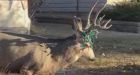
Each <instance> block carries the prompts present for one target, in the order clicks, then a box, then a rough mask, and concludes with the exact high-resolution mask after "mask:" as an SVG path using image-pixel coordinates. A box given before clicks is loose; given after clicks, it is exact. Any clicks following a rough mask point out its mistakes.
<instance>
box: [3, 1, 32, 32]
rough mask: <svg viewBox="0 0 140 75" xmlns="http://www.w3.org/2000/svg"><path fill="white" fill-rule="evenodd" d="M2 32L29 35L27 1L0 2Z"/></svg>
mask: <svg viewBox="0 0 140 75" xmlns="http://www.w3.org/2000/svg"><path fill="white" fill-rule="evenodd" d="M0 10H1V11H0V31H10V32H16V33H29V31H30V19H29V17H28V1H27V0H0Z"/></svg>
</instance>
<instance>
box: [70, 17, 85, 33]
mask: <svg viewBox="0 0 140 75" xmlns="http://www.w3.org/2000/svg"><path fill="white" fill-rule="evenodd" d="M73 22H74V25H73V27H72V29H73V30H74V32H75V34H76V35H79V32H83V28H82V21H81V18H78V17H76V16H74V19H73Z"/></svg>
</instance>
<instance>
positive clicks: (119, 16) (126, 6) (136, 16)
mask: <svg viewBox="0 0 140 75" xmlns="http://www.w3.org/2000/svg"><path fill="white" fill-rule="evenodd" d="M103 14H106V16H107V17H106V18H111V19H113V20H123V21H140V2H137V1H133V2H128V1H123V2H119V3H116V5H114V6H113V9H106V10H104V11H103Z"/></svg>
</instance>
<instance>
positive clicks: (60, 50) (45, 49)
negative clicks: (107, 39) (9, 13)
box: [0, 0, 111, 75]
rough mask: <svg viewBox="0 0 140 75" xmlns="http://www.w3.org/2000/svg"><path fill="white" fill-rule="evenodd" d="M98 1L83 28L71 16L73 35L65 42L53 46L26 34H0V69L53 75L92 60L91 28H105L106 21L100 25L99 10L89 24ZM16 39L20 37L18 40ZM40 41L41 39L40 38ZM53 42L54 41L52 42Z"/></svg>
mask: <svg viewBox="0 0 140 75" xmlns="http://www.w3.org/2000/svg"><path fill="white" fill-rule="evenodd" d="M97 2H98V0H97V1H96V3H95V4H94V6H93V7H92V9H91V11H90V12H89V15H88V20H87V25H86V27H85V28H82V27H83V25H82V21H81V18H78V17H74V19H73V21H74V25H73V31H74V35H73V36H70V37H67V38H65V39H61V40H60V39H59V40H60V41H59V42H58V43H57V45H56V46H55V47H51V46H50V45H49V44H48V43H47V42H48V41H49V40H50V39H48V40H46V39H45V40H43V42H42V41H40V40H36V39H34V38H33V37H31V38H30V39H27V37H30V36H29V35H24V36H23V35H16V36H15V35H14V34H10V35H9V34H7V33H0V70H2V71H6V72H7V71H9V72H20V73H21V74H22V75H53V74H55V73H56V72H57V71H58V70H60V69H62V68H65V67H67V66H69V65H70V64H72V63H74V62H76V61H77V60H78V59H79V58H80V57H82V56H83V57H87V58H88V59H90V60H93V59H94V58H95V55H94V52H93V39H94V38H93V37H95V36H94V32H93V30H91V29H92V28H93V26H97V27H99V28H102V29H108V28H110V27H111V25H109V26H108V24H109V22H110V21H111V20H109V21H107V22H102V20H103V17H104V16H103V17H101V18H99V19H97V18H98V15H99V13H100V12H101V11H102V9H103V8H104V7H103V8H101V9H100V10H99V11H98V12H97V14H95V18H94V19H93V22H94V23H93V24H92V23H91V20H90V19H91V13H92V11H93V9H94V8H95V6H96V5H97ZM18 36H20V37H18ZM40 39H43V38H40ZM53 40H54V39H53Z"/></svg>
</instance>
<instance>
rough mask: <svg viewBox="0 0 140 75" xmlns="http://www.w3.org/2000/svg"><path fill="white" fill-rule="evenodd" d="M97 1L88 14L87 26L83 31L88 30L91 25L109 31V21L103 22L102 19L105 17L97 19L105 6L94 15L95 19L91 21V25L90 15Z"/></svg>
mask: <svg viewBox="0 0 140 75" xmlns="http://www.w3.org/2000/svg"><path fill="white" fill-rule="evenodd" d="M98 1H99V0H96V2H95V4H94V5H93V7H92V8H91V10H90V12H89V14H88V18H87V25H86V27H85V29H86V30H87V29H89V28H90V27H91V25H94V26H97V27H99V28H101V29H109V28H110V27H111V26H112V25H108V24H109V23H110V22H111V19H109V20H108V21H106V22H105V21H103V18H104V17H105V15H104V16H102V17H100V18H99V19H98V17H99V14H100V13H101V11H102V10H103V9H104V8H105V6H106V4H105V5H104V6H103V7H102V8H101V9H100V10H99V11H98V12H97V13H96V15H95V18H94V19H93V24H92V23H91V14H92V12H93V10H94V9H95V7H96V5H97V3H98Z"/></svg>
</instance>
